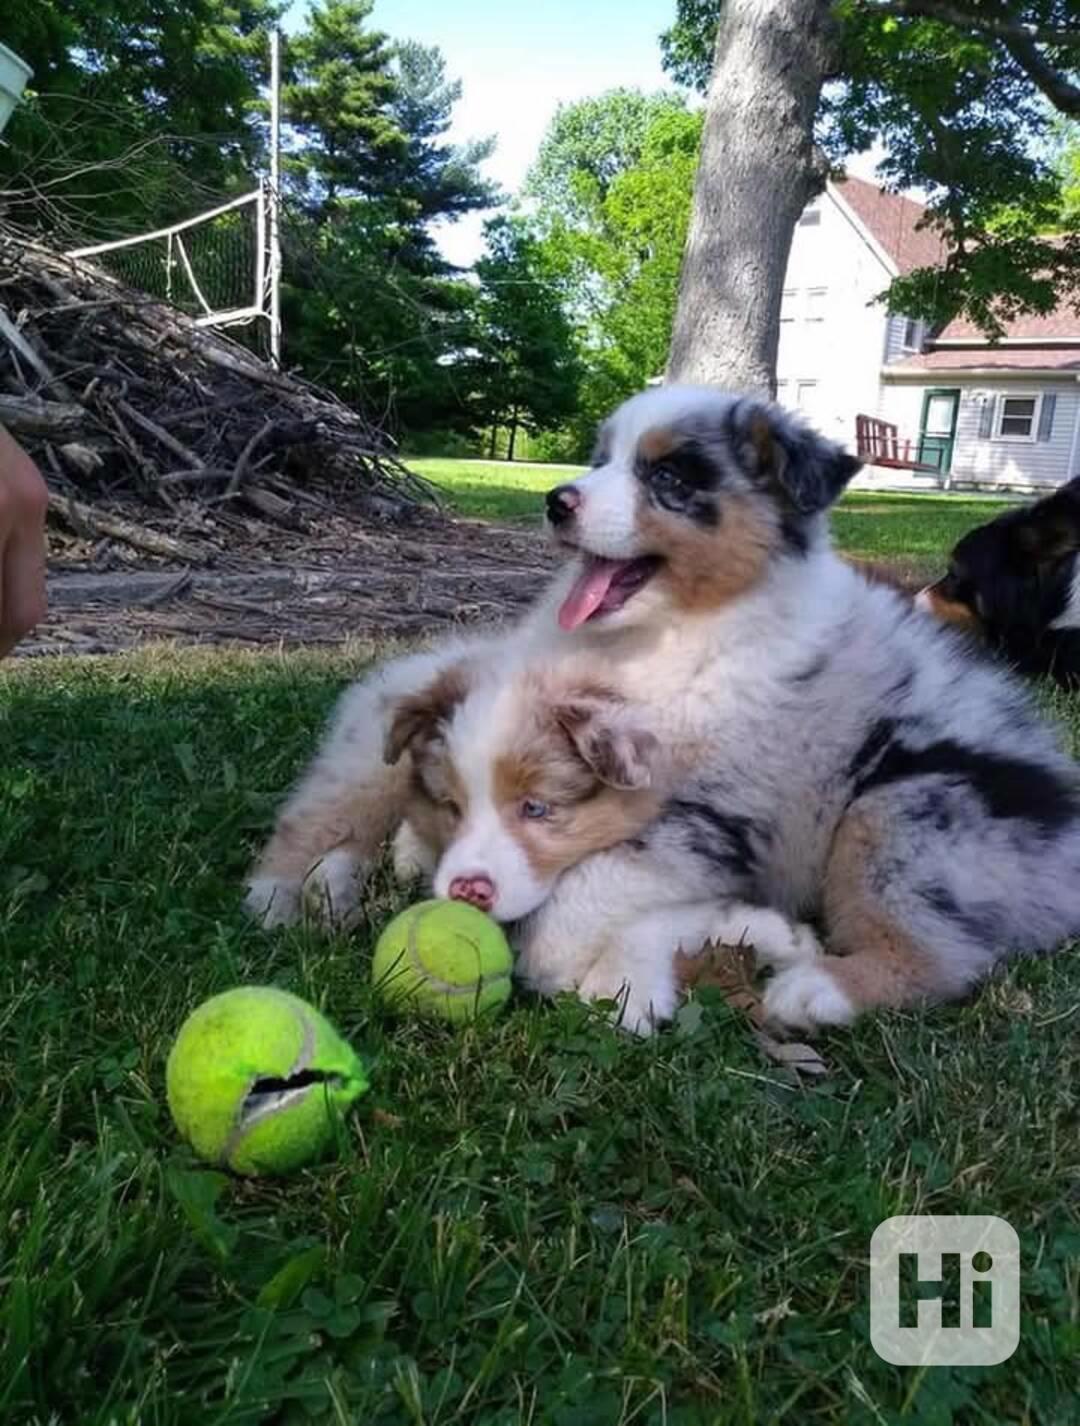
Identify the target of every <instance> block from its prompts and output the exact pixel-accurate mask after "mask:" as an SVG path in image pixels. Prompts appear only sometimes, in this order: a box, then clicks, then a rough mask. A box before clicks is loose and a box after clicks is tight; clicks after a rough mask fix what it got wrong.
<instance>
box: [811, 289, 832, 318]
mask: <svg viewBox="0 0 1080 1426" xmlns="http://www.w3.org/2000/svg"><path fill="white" fill-rule="evenodd" d="M828 295H829V290H828V288H827V287H811V288H809V289H808V291H807V294H806V320H807V321H808V322H824V320H825V299H826V297H827V296H828Z"/></svg>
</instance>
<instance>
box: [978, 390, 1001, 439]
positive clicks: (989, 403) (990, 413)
mask: <svg viewBox="0 0 1080 1426" xmlns="http://www.w3.org/2000/svg"><path fill="white" fill-rule="evenodd" d="M996 405H997V397H996V396H985V397H983V404H982V410H981V411H980V412H979V440H980V441H988V440H989V439H990V437H991V436H992V435H993V434H994V407H995V406H996Z"/></svg>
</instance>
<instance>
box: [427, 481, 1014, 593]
mask: <svg viewBox="0 0 1080 1426" xmlns="http://www.w3.org/2000/svg"><path fill="white" fill-rule="evenodd" d="M409 464H410V468H411V469H413V470H416V471H417V472H419V473H420V474H421V475H424V476H426V477H427V478H428V479H429V480H431V481H433V482H434V483H435V484H436V485H437V486H438V487H439V489H440V491H441V492H442V494H443V497H444V498H445V500H446V502H447V504H448V506H449V507H450V508H451V509H452V510H453V511H454V512H455V513H457V514H459V515H465V516H468V517H469V518H471V519H484V520H505V521H513V522H515V523H517V522H524V523H528V522H530V521H539V520H540V519H541V518H542V516H543V508H544V507H543V500H542V498H541V497H542V495H543V493H544V491H546V490H550V489H551V487H552V486H553V485H558V484H559V482H560V481H562V480H571V479H573V475H574V471H573V469H572V468H568V467H566V466H546V465H524V464H522V465H509V464H507V463H506V462H505V461H459V460H440V459H435V458H431V459H425V460H414V461H410V462H409ZM1006 508H1007V506H1006V503H1005V502H1004V501H1000V502H999V501H993V500H985V499H977V498H970V497H968V498H965V497H964V496H962V495H936V494H933V495H931V494H913V495H893V494H878V493H870V492H865V491H854V492H852V493H850V494H848V495H846V496H845V497H844V499H843V500H842V501H841V502H840V505H839V506H838V507H837V509H836V512H835V514H834V516H833V528H834V531H835V534H836V540H837V544H838V545H839V547H840V548H841V549H842V550H845V551H846V552H847V553H849V554H853V555H859V556H860V557H862V558H863V559H873V560H883V561H885V562H887V563H895V564H896V565H897V567H898V568H899V569H902V570H903V571H904V572H906V573H912V574H914V575H918V576H919V577H922V576H924V575H929V574H930V573H931V572H932V571H933V570H935V569H938V570H940V568H941V559H942V555H943V554H944V553H947V552H948V551H949V550H950V549H951V548H952V546H953V545H954V544H955V543H956V541H957V540H958V539H959V538H960V536H961V535H962V534H963V533H964V532H965V530H969V529H971V527H972V526H973V525H979V524H982V523H983V522H984V521H985V520H989V519H991V518H992V517H993V516H994V515H995V514H997V513H998V511H999V510H1003V509H1006Z"/></svg>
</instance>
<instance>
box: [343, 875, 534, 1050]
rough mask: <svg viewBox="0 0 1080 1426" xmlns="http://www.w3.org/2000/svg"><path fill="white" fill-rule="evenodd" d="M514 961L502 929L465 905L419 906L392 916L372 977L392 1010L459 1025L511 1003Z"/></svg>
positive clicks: (377, 950) (432, 903) (437, 903)
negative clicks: (408, 1011)
mask: <svg viewBox="0 0 1080 1426" xmlns="http://www.w3.org/2000/svg"><path fill="white" fill-rule="evenodd" d="M512 965H513V957H512V956H511V954H510V947H509V945H508V944H507V941H506V937H505V936H504V935H503V933H502V928H501V927H500V926H499V925H498V924H497V922H495V921H493V920H492V919H491V917H490V916H485V915H484V913H483V912H482V911H477V909H476V907H475V906H468V905H466V903H465V902H464V901H421V902H419V903H418V904H417V905H416V906H410V907H409V909H408V910H407V911H402V912H401V914H400V915H399V916H395V917H394V919H393V920H392V921H391V922H390V924H389V925H388V926H387V927H386V929H385V930H384V931H383V933H382V935H381V936H380V937H379V939H378V942H377V943H376V946H375V958H374V961H373V962H372V967H371V973H372V977H373V979H374V981H375V985H376V986H377V987H378V989H379V990H380V991H381V993H382V994H383V996H384V997H385V998H386V1000H387V1001H389V1002H390V1004H392V1005H398V1006H401V1007H403V1008H407V1009H411V1010H415V1011H417V1012H418V1013H419V1014H421V1015H427V1016H431V1017H432V1018H436V1017H437V1018H439V1019H442V1020H451V1021H454V1022H461V1021H465V1020H474V1019H476V1017H477V1016H478V1015H482V1014H483V1013H484V1011H487V1010H494V1009H496V1008H497V1007H498V1006H500V1005H504V1004H505V1003H506V1001H507V1000H509V998H510V970H511V967H512Z"/></svg>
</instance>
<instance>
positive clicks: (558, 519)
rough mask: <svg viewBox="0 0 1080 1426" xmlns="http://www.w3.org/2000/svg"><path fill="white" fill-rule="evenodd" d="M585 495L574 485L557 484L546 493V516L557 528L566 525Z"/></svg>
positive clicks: (578, 508) (579, 506)
mask: <svg viewBox="0 0 1080 1426" xmlns="http://www.w3.org/2000/svg"><path fill="white" fill-rule="evenodd" d="M584 499H585V497H584V496H583V495H582V493H581V491H580V490H579V489H578V488H577V486H576V485H557V486H556V487H555V489H554V490H549V491H548V493H547V517H548V519H549V520H550V521H551V523H552V524H553V525H554V526H555V527H556V528H558V527H559V526H561V525H568V524H569V523H570V521H571V520H573V518H574V516H575V515H576V514H577V512H578V510H580V508H581V505H582V502H583V501H584Z"/></svg>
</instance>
